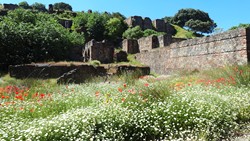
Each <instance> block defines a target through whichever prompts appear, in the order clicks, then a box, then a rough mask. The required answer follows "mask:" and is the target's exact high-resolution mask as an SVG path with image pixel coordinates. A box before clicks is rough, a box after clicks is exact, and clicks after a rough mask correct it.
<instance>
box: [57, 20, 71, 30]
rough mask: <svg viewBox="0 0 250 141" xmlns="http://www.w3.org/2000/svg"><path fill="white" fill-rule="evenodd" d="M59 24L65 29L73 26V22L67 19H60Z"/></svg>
mask: <svg viewBox="0 0 250 141" xmlns="http://www.w3.org/2000/svg"><path fill="white" fill-rule="evenodd" d="M59 23H60V24H61V25H62V26H63V27H65V28H71V26H72V25H73V21H72V20H67V19H59Z"/></svg>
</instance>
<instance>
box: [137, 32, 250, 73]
mask: <svg viewBox="0 0 250 141" xmlns="http://www.w3.org/2000/svg"><path fill="white" fill-rule="evenodd" d="M249 45H250V29H244V28H240V29H236V30H232V31H227V32H224V33H221V34H217V35H213V36H211V37H202V38H195V39H190V40H185V41H181V42H176V43H173V44H170V45H169V46H166V47H163V48H155V49H151V50H149V51H147V52H141V53H137V54H136V59H137V60H138V61H140V62H142V63H144V64H145V65H148V66H149V67H150V69H151V71H153V72H156V73H159V74H170V73H172V72H174V71H179V70H182V71H183V70H191V71H192V70H195V69H198V70H204V69H209V68H212V67H222V66H225V65H233V64H240V65H241V64H247V63H248V62H249V60H250V47H249Z"/></svg>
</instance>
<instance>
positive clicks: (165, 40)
mask: <svg viewBox="0 0 250 141" xmlns="http://www.w3.org/2000/svg"><path fill="white" fill-rule="evenodd" d="M158 42H159V47H165V46H168V45H170V44H171V43H172V36H171V35H168V34H166V35H161V36H158Z"/></svg>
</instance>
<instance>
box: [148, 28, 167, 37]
mask: <svg viewBox="0 0 250 141" xmlns="http://www.w3.org/2000/svg"><path fill="white" fill-rule="evenodd" d="M165 34H166V33H165V32H157V31H155V30H152V29H146V30H144V31H143V36H144V37H148V36H151V35H154V36H160V35H165Z"/></svg>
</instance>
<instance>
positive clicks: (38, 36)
mask: <svg viewBox="0 0 250 141" xmlns="http://www.w3.org/2000/svg"><path fill="white" fill-rule="evenodd" d="M0 31H1V32H0V41H1V42H0V52H1V54H0V58H1V59H0V64H9V65H10V64H21V63H30V62H42V61H52V60H54V61H62V60H67V59H68V52H69V49H70V47H72V46H79V45H83V44H84V37H83V36H82V35H80V34H78V33H76V32H70V31H69V30H67V29H65V28H64V27H62V26H61V25H60V24H59V23H58V22H57V20H56V19H55V18H54V17H53V16H52V15H49V14H45V13H36V14H35V13H32V12H31V11H29V10H24V9H17V10H14V11H10V12H9V14H8V16H5V17H3V19H2V21H0Z"/></svg>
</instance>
